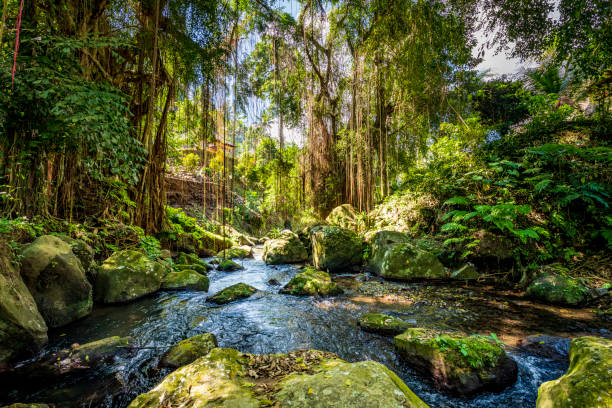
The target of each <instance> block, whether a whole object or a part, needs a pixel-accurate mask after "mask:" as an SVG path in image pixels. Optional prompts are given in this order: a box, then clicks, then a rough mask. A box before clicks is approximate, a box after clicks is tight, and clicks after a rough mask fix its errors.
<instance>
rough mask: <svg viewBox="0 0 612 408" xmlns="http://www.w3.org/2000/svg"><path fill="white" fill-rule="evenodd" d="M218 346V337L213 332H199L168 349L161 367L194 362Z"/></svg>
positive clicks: (172, 366)
mask: <svg viewBox="0 0 612 408" xmlns="http://www.w3.org/2000/svg"><path fill="white" fill-rule="evenodd" d="M215 347H217V338H216V337H215V335H214V334H212V333H204V334H199V335H197V336H193V337H190V338H188V339H186V340H183V341H181V342H179V343H177V344H175V345H174V346H172V347H171V348H170V350H168V351H167V352H166V353H165V354H164V356H163V357H162V359H161V362H160V363H159V365H160V366H161V367H169V368H179V367H182V366H184V365H187V364H191V363H193V362H194V361H195V360H197V359H198V358H200V357H202V356H205V355H207V354H208V353H209V352H210V351H211V350H212V349H214V348H215Z"/></svg>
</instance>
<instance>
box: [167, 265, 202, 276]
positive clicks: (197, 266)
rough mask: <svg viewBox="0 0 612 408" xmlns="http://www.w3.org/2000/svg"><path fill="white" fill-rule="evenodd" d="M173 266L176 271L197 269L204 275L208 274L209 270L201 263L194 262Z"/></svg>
mask: <svg viewBox="0 0 612 408" xmlns="http://www.w3.org/2000/svg"><path fill="white" fill-rule="evenodd" d="M173 266H174V270H176V271H184V270H187V269H188V270H191V271H196V272H197V273H199V274H200V275H204V276H206V273H207V272H208V270H207V269H206V268H205V267H203V266H202V265H200V264H193V265H185V264H178V265H173ZM207 266H208V265H207Z"/></svg>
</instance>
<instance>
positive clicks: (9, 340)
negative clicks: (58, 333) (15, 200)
mask: <svg viewBox="0 0 612 408" xmlns="http://www.w3.org/2000/svg"><path fill="white" fill-rule="evenodd" d="M10 254H11V250H10V248H9V247H8V245H6V244H4V243H0V370H2V369H3V368H4V367H6V366H8V365H9V363H11V362H13V361H14V360H16V359H18V358H20V357H23V356H27V355H31V354H34V353H36V352H37V351H38V350H40V349H41V348H42V346H44V345H45V344H46V343H47V325H46V324H45V321H44V320H43V318H42V316H41V315H40V313H39V312H38V308H37V306H36V302H35V301H34V298H33V297H32V294H31V293H30V291H29V290H28V288H27V287H26V285H25V283H23V280H22V279H21V276H20V275H19V272H17V270H16V269H15V267H14V266H13V264H12V263H11V259H10Z"/></svg>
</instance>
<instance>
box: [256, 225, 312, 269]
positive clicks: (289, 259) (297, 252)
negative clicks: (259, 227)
mask: <svg viewBox="0 0 612 408" xmlns="http://www.w3.org/2000/svg"><path fill="white" fill-rule="evenodd" d="M306 259H308V252H307V250H306V247H305V246H304V244H303V243H302V241H301V240H300V238H299V237H298V236H297V235H296V234H294V233H293V232H291V231H289V230H284V231H283V232H282V233H281V234H280V235H279V236H278V238H276V239H270V240H267V241H266V242H265V244H264V251H263V260H264V262H265V263H267V264H272V265H278V264H290V263H296V262H303V261H305V260H306Z"/></svg>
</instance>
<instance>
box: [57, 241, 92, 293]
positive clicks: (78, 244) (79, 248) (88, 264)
mask: <svg viewBox="0 0 612 408" xmlns="http://www.w3.org/2000/svg"><path fill="white" fill-rule="evenodd" d="M59 238H60V239H61V240H62V241H64V242H65V243H67V244H68V245H70V248H71V249H72V253H73V254H74V255H76V257H77V258H79V261H81V266H82V267H83V270H85V275H86V276H87V280H88V281H89V283H91V284H92V285H93V283H94V282H95V280H96V273H97V271H98V266H97V265H96V262H95V260H94V256H95V255H96V253H95V251H94V249H93V248H92V247H91V246H89V244H88V243H87V242H85V241H83V240H82V239H74V238H71V237H59Z"/></svg>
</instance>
